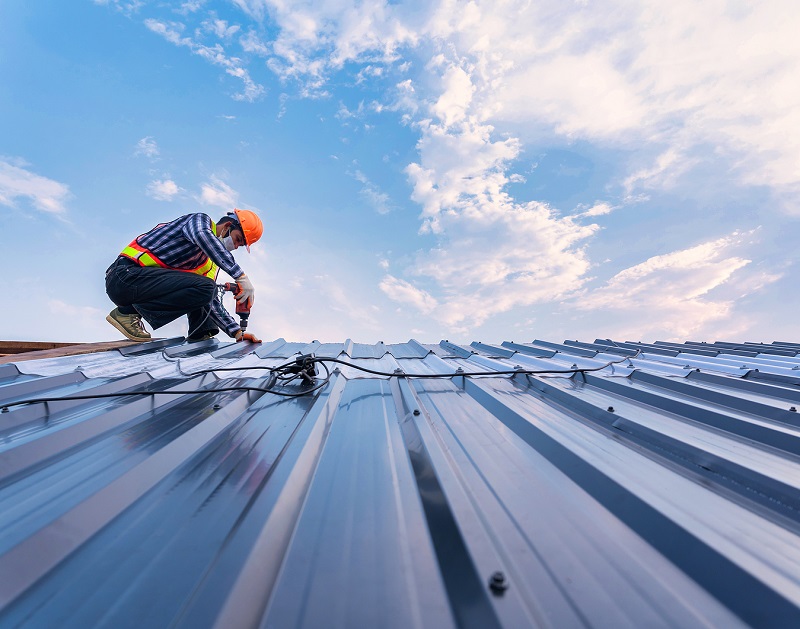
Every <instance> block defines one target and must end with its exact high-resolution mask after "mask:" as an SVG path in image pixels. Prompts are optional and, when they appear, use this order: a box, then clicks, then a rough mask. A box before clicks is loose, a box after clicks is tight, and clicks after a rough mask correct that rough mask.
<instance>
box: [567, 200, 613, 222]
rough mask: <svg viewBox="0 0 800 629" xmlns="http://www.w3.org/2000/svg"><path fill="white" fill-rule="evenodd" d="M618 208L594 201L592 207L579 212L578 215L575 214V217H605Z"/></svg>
mask: <svg viewBox="0 0 800 629" xmlns="http://www.w3.org/2000/svg"><path fill="white" fill-rule="evenodd" d="M618 207H619V206H615V205H610V204H609V203H606V202H605V201H596V202H595V204H594V205H593V206H592V207H590V208H589V209H587V210H585V211H583V212H580V213H579V214H577V216H583V217H586V218H591V217H593V216H605V215H606V214H611V212H613V211H614V210H616V209H618Z"/></svg>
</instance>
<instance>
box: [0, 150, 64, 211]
mask: <svg viewBox="0 0 800 629" xmlns="http://www.w3.org/2000/svg"><path fill="white" fill-rule="evenodd" d="M27 166H28V164H26V163H25V162H24V161H23V160H19V159H11V158H4V157H0V204H2V205H5V206H8V207H12V208H13V207H16V200H17V199H28V200H29V201H30V202H31V203H32V204H33V207H35V208H36V209H37V210H41V211H42V212H48V213H51V214H63V213H65V212H66V211H67V208H66V206H65V203H66V201H67V199H68V198H69V197H70V191H69V187H68V186H67V185H66V184H63V183H59V182H58V181H54V180H52V179H48V178H47V177H43V176H42V175H37V174H36V173H34V172H32V171H30V170H28V169H27V168H26V167H27Z"/></svg>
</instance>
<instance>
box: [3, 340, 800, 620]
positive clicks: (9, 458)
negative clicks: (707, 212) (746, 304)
mask: <svg viewBox="0 0 800 629" xmlns="http://www.w3.org/2000/svg"><path fill="white" fill-rule="evenodd" d="M572 343H573V344H567V342H565V343H563V344H562V343H551V342H549V341H547V342H543V341H538V340H537V341H535V342H534V343H530V344H517V343H511V342H508V341H505V342H502V343H499V342H498V343H473V345H472V346H471V347H470V346H462V345H457V344H453V343H449V342H446V341H443V342H441V343H440V344H438V345H423V344H421V343H419V342H417V341H413V340H412V341H409V342H408V343H397V344H392V345H385V344H382V343H379V344H376V345H369V344H363V343H355V342H353V341H352V340H350V339H347V340H346V341H345V342H343V343H324V344H323V343H319V342H317V341H313V342H296V343H294V342H288V343H287V342H286V341H285V340H284V339H277V340H275V341H270V342H267V343H264V344H263V345H260V346H259V345H250V344H230V343H219V342H217V341H210V342H204V343H200V344H192V345H189V344H186V343H184V342H183V339H181V338H177V339H167V340H165V341H157V342H153V343H146V344H142V345H132V346H130V347H129V348H124V349H123V350H122V351H118V350H113V351H105V352H100V353H96V354H83V355H79V356H62V357H60V358H57V359H41V360H31V361H26V362H22V361H20V362H18V363H16V364H13V365H3V366H0V406H2V405H3V404H6V405H10V406H7V407H6V410H5V411H4V412H2V413H0V575H2V577H3V578H2V579H0V626H31V627H53V626H76V627H78V626H79V627H90V626H109V627H111V626H113V627H118V626H135V627H143V626H177V627H192V628H194V627H206V626H214V627H226V628H227V627H255V626H263V627H272V626H274V627H288V626H291V627H296V626H299V627H320V626H324V627H367V626H369V627H373V626H387V627H395V626H396V627H408V626H417V627H437V628H438V627H448V626H459V627H499V626H503V627H523V626H524V627H528V626H535V627H578V626H586V627H626V626H627V627H656V626H672V627H700V626H703V627H707V626H714V627H726V628H727V627H737V626H747V625H749V626H754V627H766V626H770V627H773V626H774V627H795V626H800V418H798V415H797V412H796V406H795V404H797V403H798V402H800V386H798V385H800V378H797V379H793V378H792V377H790V376H787V375H786V373H787V372H788V373H791V369H787V368H785V367H781V366H775V365H773V364H772V363H773V362H774V361H775V359H776V358H777V357H778V355H777V354H765V353H758V355H757V356H755V357H753V361H752V362H758V365H759V369H761V368H762V367H766V368H769V369H772V370H773V371H774V372H775V373H770V372H761V371H756V370H754V369H739V368H734V367H733V366H732V364H731V361H734V362H736V361H742V360H745V361H749V360H750V358H748V357H741V356H730V355H728V356H725V357H723V356H722V355H719V356H715V355H700V354H697V353H689V352H682V353H680V354H676V355H674V356H672V355H668V354H664V353H655V352H653V351H649V350H651V349H652V348H651V347H650V346H646V345H644V344H641V345H640V344H630V343H619V342H615V341H612V340H611V339H596V340H595V342H594V343H582V342H580V341H573V342H572ZM537 344H538V345H539V347H537V346H536V345H537ZM631 345H636V346H637V347H638V348H639V349H643V350H644V351H643V352H641V353H639V354H638V355H636V356H624V355H620V354H619V353H613V351H612V350H614V349H622V350H624V351H625V353H630V346H631ZM739 345H744V344H739ZM718 347H720V346H715V349H714V350H711V352H710V353H712V354H713V353H715V352H716V351H717V348H718ZM748 347H751V348H752V347H754V346H752V345H751V346H748ZM761 347H762V345H758V348H759V349H760V348H761ZM519 348H527V349H528V350H531V351H528V352H524V351H523V350H521V349H519ZM545 348H546V349H545ZM567 348H569V349H571V350H573V351H572V352H567ZM626 348H628V349H627V350H626ZM575 349H578V350H582V351H581V352H575V351H574V350H575ZM720 349H721V351H722V353H723V354H724V353H725V351H726V350H725V348H720ZM309 351H312V352H314V353H315V354H316V355H317V356H324V357H330V358H336V359H339V360H343V361H345V362H346V363H348V365H342V364H334V363H332V364H330V365H329V369H330V370H331V371H332V373H331V377H330V380H329V381H328V383H327V384H326V385H325V386H324V387H322V388H321V389H320V390H318V391H316V392H314V393H313V394H310V395H306V396H301V397H294V398H284V397H277V396H274V395H271V394H269V393H265V392H263V391H260V390H252V389H253V388H254V387H255V388H259V387H264V386H267V384H268V381H269V377H268V375H267V374H268V372H267V371H265V370H263V369H259V368H260V367H275V366H278V365H280V364H283V363H284V362H285V361H286V360H292V359H293V358H294V357H295V356H297V355H298V354H299V353H305V352H309ZM662 351H666V352H669V354H672V353H673V352H671V351H670V350H669V349H664V350H662ZM583 352H585V355H584V354H583ZM579 354H581V355H579ZM783 358H785V357H782V359H783ZM612 361H617V364H614V365H610V364H608V363H610V362H612ZM687 361H688V362H687ZM784 364H787V365H788V364H791V361H788V362H785V363H784ZM572 365H575V367H574V369H576V370H580V371H578V372H571V373H566V374H565V373H545V374H536V375H526V374H525V373H523V372H520V371H518V372H517V373H516V375H496V376H491V375H490V376H485V375H484V376H469V375H466V376H463V375H457V374H456V369H458V368H461V370H462V371H463V372H467V373H469V372H471V371H481V372H483V371H490V372H495V371H514V370H519V369H521V370H535V371H538V370H542V369H545V370H551V371H553V372H562V371H564V370H565V369H566V370H569V369H570V368H572ZM359 366H361V367H365V368H367V369H370V370H374V371H379V372H384V373H380V374H375V373H366V372H364V371H359V370H358V369H357V367H359ZM226 369H228V370H226ZM398 369H399V370H402V372H403V373H404V374H407V375H412V376H413V375H414V374H431V375H446V376H447V377H445V378H437V379H424V378H419V379H418V378H413V377H403V376H401V375H398V374H397V372H396V370H398ZM202 370H213V371H208V372H206V373H197V372H199V371H202ZM795 373H796V372H795ZM756 377H761V378H763V377H769V378H772V379H771V380H769V381H765V380H763V379H756ZM242 387H245V388H247V387H249V388H250V390H247V389H243V388H242ZM281 390H284V391H287V390H294V391H298V390H299V389H298V385H296V384H290V385H287V386H285V387H283V389H281ZM139 391H147V392H150V395H134V396H129V397H120V396H119V394H121V393H126V392H139ZM171 392H172V393H171ZM76 394H90V395H94V394H96V395H105V396H109V397H96V398H95V399H71V400H69V399H63V400H60V401H49V402H46V403H44V402H40V403H34V404H27V405H12V403H14V402H18V401H20V400H28V399H31V398H37V397H56V398H64V397H68V396H70V395H73V396H74V395H76Z"/></svg>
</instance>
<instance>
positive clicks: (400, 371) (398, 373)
mask: <svg viewBox="0 0 800 629" xmlns="http://www.w3.org/2000/svg"><path fill="white" fill-rule="evenodd" d="M394 373H395V374H397V375H400V374H402V373H403V370H402V369H400V367H398V368H397V369H395V370H394Z"/></svg>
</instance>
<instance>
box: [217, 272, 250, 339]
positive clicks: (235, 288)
mask: <svg viewBox="0 0 800 629" xmlns="http://www.w3.org/2000/svg"><path fill="white" fill-rule="evenodd" d="M222 288H223V290H225V291H230V292H232V293H233V297H234V299H235V298H236V297H237V295H239V293H241V292H242V289H241V287H240V286H239V285H238V284H237V283H236V282H225V283H224V284H223V285H222ZM236 314H237V315H239V327H240V328H242V332H244V331H245V330H247V320H248V319H249V318H250V300H249V299H246V300H244V301H241V302H240V301H237V302H236Z"/></svg>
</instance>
